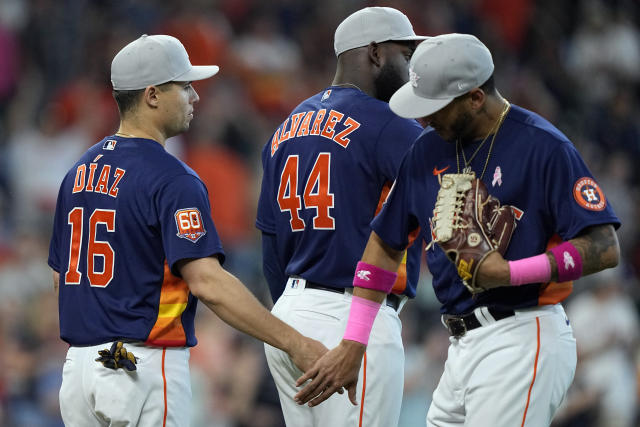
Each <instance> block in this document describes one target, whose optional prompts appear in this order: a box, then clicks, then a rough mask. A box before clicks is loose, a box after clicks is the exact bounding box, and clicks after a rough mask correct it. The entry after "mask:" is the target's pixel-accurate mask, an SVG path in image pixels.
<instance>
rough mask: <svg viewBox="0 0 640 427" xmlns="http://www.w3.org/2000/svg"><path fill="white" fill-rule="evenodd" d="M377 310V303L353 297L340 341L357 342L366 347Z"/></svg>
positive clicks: (378, 307) (378, 306)
mask: <svg viewBox="0 0 640 427" xmlns="http://www.w3.org/2000/svg"><path fill="white" fill-rule="evenodd" d="M378 310H380V304H379V303H377V302H375V301H371V300H368V299H366V298H360V297H357V296H353V297H352V298H351V310H350V311H349V320H348V321H347V329H346V330H345V331H344V336H343V337H342V339H344V340H351V341H357V342H359V343H361V344H364V345H367V343H368V342H369V335H370V334H371V328H372V327H373V322H374V320H376V315H377V314H378Z"/></svg>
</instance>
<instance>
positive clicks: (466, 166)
mask: <svg viewBox="0 0 640 427" xmlns="http://www.w3.org/2000/svg"><path fill="white" fill-rule="evenodd" d="M504 101H505V102H506V105H505V107H504V109H503V110H502V113H500V117H499V118H498V121H497V122H496V124H495V125H494V126H493V128H492V129H491V130H490V131H489V133H488V134H487V136H485V137H484V139H483V140H482V142H481V143H480V145H478V148H476V150H475V151H474V152H473V154H472V155H471V157H470V158H469V160H467V158H466V156H465V154H464V149H463V148H462V147H460V139H458V140H456V166H457V167H458V173H460V155H459V154H458V150H459V151H462V160H463V161H464V169H463V170H462V172H463V173H471V166H470V165H471V161H472V160H473V159H474V158H475V157H476V154H478V152H479V151H480V149H481V148H482V146H483V145H484V143H485V142H487V139H488V138H489V135H491V134H492V133H493V138H491V144H489V151H488V152H487V159H486V160H485V162H484V167H483V168H482V174H481V175H480V179H482V177H483V176H484V173H485V171H486V170H487V166H488V165H489V159H490V158H491V151H492V150H493V143H494V142H495V140H496V136H497V135H498V130H500V126H501V125H502V122H503V121H504V118H505V117H506V116H507V113H508V112H509V109H510V108H511V104H510V103H509V101H507V100H506V99H505V100H504ZM458 147H460V148H458Z"/></svg>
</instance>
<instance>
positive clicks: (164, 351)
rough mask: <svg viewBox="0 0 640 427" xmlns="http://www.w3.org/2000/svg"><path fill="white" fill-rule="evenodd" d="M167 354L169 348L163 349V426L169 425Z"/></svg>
mask: <svg viewBox="0 0 640 427" xmlns="http://www.w3.org/2000/svg"><path fill="white" fill-rule="evenodd" d="M166 354H167V348H166V347H165V348H163V349H162V387H163V393H164V415H163V416H162V427H165V426H166V425H167V406H168V405H167V377H166V376H165V375H164V357H165V355H166Z"/></svg>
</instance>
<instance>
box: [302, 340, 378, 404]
mask: <svg viewBox="0 0 640 427" xmlns="http://www.w3.org/2000/svg"><path fill="white" fill-rule="evenodd" d="M365 349H366V347H365V346H364V345H362V344H361V343H359V342H355V341H349V340H342V341H341V342H340V344H339V345H338V346H337V347H336V348H334V349H332V350H331V351H329V352H328V353H327V354H325V355H324V356H323V357H322V358H320V360H318V361H317V362H316V364H315V365H313V367H312V368H311V369H309V370H308V371H307V372H305V374H304V375H302V376H301V377H300V378H298V381H296V386H297V387H300V386H302V385H303V384H304V383H305V382H306V381H307V380H311V382H310V383H309V384H307V385H306V386H305V387H304V388H303V389H302V390H300V391H299V392H298V394H296V395H295V396H294V400H295V401H296V403H298V404H299V405H304V404H305V403H307V402H308V403H309V406H310V407H313V406H317V405H319V404H320V403H322V402H324V401H325V400H327V399H328V398H329V397H330V396H331V395H332V394H333V393H335V392H338V393H342V387H345V388H346V389H347V392H348V395H349V400H350V401H351V403H353V404H354V405H358V402H357V401H356V386H357V385H358V374H359V373H360V365H361V364H362V357H363V356H364V352H365Z"/></svg>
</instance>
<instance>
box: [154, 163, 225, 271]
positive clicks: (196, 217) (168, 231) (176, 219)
mask: <svg viewBox="0 0 640 427" xmlns="http://www.w3.org/2000/svg"><path fill="white" fill-rule="evenodd" d="M155 204H156V211H157V212H158V215H159V216H160V224H161V228H162V244H163V246H164V252H165V255H166V257H167V263H168V264H169V267H170V268H171V272H172V273H173V274H174V275H176V276H179V277H180V272H179V271H177V269H176V265H175V264H176V262H177V261H179V260H181V259H186V258H205V257H208V256H212V255H217V256H218V259H219V260H220V264H222V263H223V262H224V251H223V250H222V243H221V242H220V238H219V237H218V232H217V231H216V227H215V225H214V224H213V219H212V218H211V208H210V206H209V198H208V194H207V189H206V187H205V186H204V184H203V183H202V181H200V180H199V179H198V178H197V177H196V176H194V175H190V174H184V175H179V176H177V177H172V178H171V179H169V180H167V181H166V183H164V184H163V185H162V186H161V187H160V189H159V190H158V191H157V193H156V196H155Z"/></svg>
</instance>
